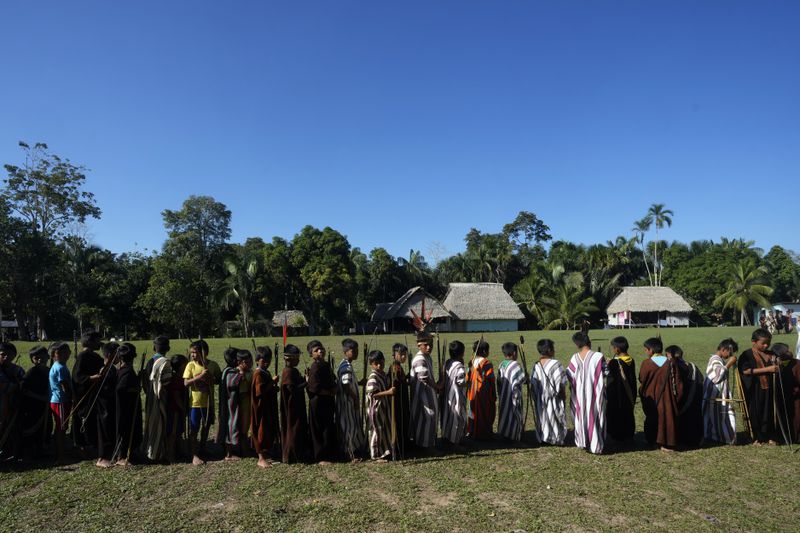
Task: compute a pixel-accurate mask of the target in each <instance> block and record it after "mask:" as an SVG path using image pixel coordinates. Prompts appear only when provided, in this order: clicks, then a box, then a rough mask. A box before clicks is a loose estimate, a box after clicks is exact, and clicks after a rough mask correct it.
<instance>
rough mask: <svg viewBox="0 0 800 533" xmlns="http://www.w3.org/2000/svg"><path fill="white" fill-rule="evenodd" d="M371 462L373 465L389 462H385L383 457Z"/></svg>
mask: <svg viewBox="0 0 800 533" xmlns="http://www.w3.org/2000/svg"><path fill="white" fill-rule="evenodd" d="M372 462H373V463H388V462H389V461H387V460H386V459H384V458H383V457H378V458H377V459H373V460H372Z"/></svg>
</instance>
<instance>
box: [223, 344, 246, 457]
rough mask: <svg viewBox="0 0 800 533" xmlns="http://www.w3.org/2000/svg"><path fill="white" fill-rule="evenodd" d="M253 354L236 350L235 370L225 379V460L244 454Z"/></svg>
mask: <svg viewBox="0 0 800 533" xmlns="http://www.w3.org/2000/svg"><path fill="white" fill-rule="evenodd" d="M252 366H253V356H252V354H250V352H249V351H247V350H239V351H238V352H236V372H228V374H227V375H226V379H225V388H226V390H227V400H228V401H227V406H226V407H227V413H226V420H227V421H228V431H227V434H228V435H227V439H226V441H225V448H226V452H227V453H226V455H225V460H226V461H238V460H239V459H241V458H242V456H244V455H245V454H246V453H247V451H248V448H249V446H248V445H247V440H248V437H247V432H248V430H249V428H250V384H251V383H252V381H253V378H252V372H251V370H250V369H251V368H252Z"/></svg>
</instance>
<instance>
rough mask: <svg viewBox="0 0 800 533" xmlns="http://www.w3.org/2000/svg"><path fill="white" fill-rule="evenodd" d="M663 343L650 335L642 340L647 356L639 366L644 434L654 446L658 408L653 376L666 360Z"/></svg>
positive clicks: (656, 433)
mask: <svg viewBox="0 0 800 533" xmlns="http://www.w3.org/2000/svg"><path fill="white" fill-rule="evenodd" d="M662 351H664V344H663V343H662V342H661V339H659V338H657V337H651V338H649V339H647V340H646V341H644V353H645V355H646V356H647V359H645V360H644V361H643V362H642V366H641V367H640V368H639V384H640V385H639V397H640V398H641V400H642V411H643V412H644V436H645V438H646V439H647V443H648V444H649V445H650V446H655V444H656V438H657V436H658V408H657V407H656V392H657V391H656V390H654V382H655V378H656V376H657V374H658V372H659V369H660V368H661V367H662V366H664V363H666V362H667V358H666V357H665V356H664V355H662V354H661V352H662Z"/></svg>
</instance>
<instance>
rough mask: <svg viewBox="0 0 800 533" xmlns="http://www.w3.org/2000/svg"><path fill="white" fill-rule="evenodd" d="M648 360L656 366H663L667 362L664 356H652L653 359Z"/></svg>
mask: <svg viewBox="0 0 800 533" xmlns="http://www.w3.org/2000/svg"><path fill="white" fill-rule="evenodd" d="M650 360H651V361H653V362H654V363H655V364H657V365H658V366H664V363H666V362H667V356H666V355H654V356H653V357H651V358H650Z"/></svg>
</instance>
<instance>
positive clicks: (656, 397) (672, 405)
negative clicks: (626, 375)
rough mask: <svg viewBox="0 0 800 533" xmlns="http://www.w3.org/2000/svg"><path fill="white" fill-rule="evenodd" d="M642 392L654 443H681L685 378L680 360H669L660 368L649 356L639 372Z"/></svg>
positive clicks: (649, 434) (648, 431)
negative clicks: (680, 413) (680, 414)
mask: <svg viewBox="0 0 800 533" xmlns="http://www.w3.org/2000/svg"><path fill="white" fill-rule="evenodd" d="M639 381H640V382H641V384H642V385H641V388H640V395H641V398H642V409H643V410H644V414H645V425H644V426H645V427H644V429H645V436H646V437H647V442H648V443H650V444H657V445H659V446H677V445H678V402H679V401H680V400H681V398H682V396H683V380H682V379H681V374H680V372H679V369H678V365H677V361H674V360H671V359H667V361H666V362H665V363H664V364H663V365H662V366H661V367H659V366H658V365H656V364H655V363H654V362H653V361H651V360H650V359H645V361H644V362H643V363H642V366H641V369H640V371H639Z"/></svg>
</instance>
